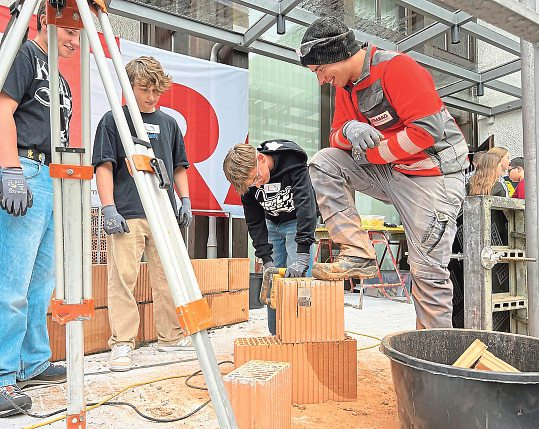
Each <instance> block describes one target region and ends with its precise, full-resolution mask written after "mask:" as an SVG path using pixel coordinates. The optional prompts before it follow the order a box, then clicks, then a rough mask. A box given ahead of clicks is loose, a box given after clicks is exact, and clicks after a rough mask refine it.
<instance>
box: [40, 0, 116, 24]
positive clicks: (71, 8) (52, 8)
mask: <svg viewBox="0 0 539 429" xmlns="http://www.w3.org/2000/svg"><path fill="white" fill-rule="evenodd" d="M88 6H89V7H90V10H91V11H92V12H93V13H94V14H95V15H97V13H98V11H99V10H101V11H102V12H103V13H107V6H106V5H105V1H104V0H90V1H88ZM47 24H52V25H56V26H57V27H62V28H72V29H74V30H81V29H82V28H84V25H83V23H82V19H81V16H80V13H79V7H78V6H77V2H76V0H48V1H47Z"/></svg>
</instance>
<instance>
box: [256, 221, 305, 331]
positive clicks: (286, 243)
mask: <svg viewBox="0 0 539 429" xmlns="http://www.w3.org/2000/svg"><path fill="white" fill-rule="evenodd" d="M266 227H267V229H268V242H269V243H270V244H272V245H273V254H272V257H273V263H274V264H275V266H276V267H279V268H285V267H287V266H289V265H290V264H292V263H294V262H295V261H296V257H297V256H296V255H297V246H298V245H297V243H296V241H295V240H296V231H297V221H296V220H291V221H288V222H285V223H281V224H277V223H274V222H272V221H270V220H266ZM310 253H311V260H310V261H309V270H308V271H307V274H306V275H307V277H309V276H310V275H311V268H312V266H313V246H311V250H310ZM267 309H268V329H269V331H270V333H271V335H275V334H276V332H277V329H276V324H277V318H276V311H275V310H274V309H272V308H270V306H269V305H268V306H267Z"/></svg>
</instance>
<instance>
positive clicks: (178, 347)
mask: <svg viewBox="0 0 539 429" xmlns="http://www.w3.org/2000/svg"><path fill="white" fill-rule="evenodd" d="M157 350H159V351H160V352H181V351H194V350H195V348H194V347H193V342H192V341H191V337H183V338H182V339H181V340H179V341H177V342H175V343H172V344H157Z"/></svg>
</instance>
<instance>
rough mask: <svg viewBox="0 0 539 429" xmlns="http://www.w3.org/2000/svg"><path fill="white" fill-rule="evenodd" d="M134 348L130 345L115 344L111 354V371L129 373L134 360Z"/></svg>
mask: <svg viewBox="0 0 539 429" xmlns="http://www.w3.org/2000/svg"><path fill="white" fill-rule="evenodd" d="M132 353H133V348H132V347H131V346H130V345H129V344H115V345H113V346H112V352H111V354H110V370H111V371H129V370H130V369H131V364H132V363H133V360H132V358H131V354H132Z"/></svg>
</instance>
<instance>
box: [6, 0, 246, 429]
mask: <svg viewBox="0 0 539 429" xmlns="http://www.w3.org/2000/svg"><path fill="white" fill-rule="evenodd" d="M39 1H40V0H26V1H24V0H20V1H19V7H20V6H21V5H22V7H21V8H20V11H19V14H18V18H17V19H16V22H15V23H14V24H13V25H12V26H11V28H10V29H9V34H8V35H7V36H6V37H5V39H4V43H3V44H2V46H1V48H0V58H2V62H1V64H0V88H2V87H3V86H4V83H5V80H6V77H7V75H8V73H9V70H10V69H11V65H12V64H13V61H14V59H15V56H16V54H17V51H18V49H19V46H20V44H21V41H22V40H23V38H24V36H25V33H26V29H27V28H28V24H29V22H30V19H31V17H32V14H33V12H34V10H35V9H36V6H37V4H38V2H39ZM92 13H94V14H95V15H96V16H97V18H98V20H99V23H100V24H101V28H102V30H103V35H104V38H105V43H106V45H107V48H108V50H109V52H110V56H111V58H112V62H113V65H114V69H115V71H116V74H117V75H118V79H119V81H120V85H121V88H122V91H123V96H124V98H125V100H126V102H127V106H128V109H129V114H130V116H131V118H132V120H133V124H134V127H135V130H136V134H137V136H136V138H134V137H132V136H131V133H130V131H129V126H128V124H127V120H126V118H125V115H124V113H123V110H122V106H121V103H120V100H118V98H117V95H116V92H115V88H114V85H113V79H112V75H111V73H110V71H109V68H108V65H107V61H106V58H105V53H104V50H103V47H102V46H101V43H100V40H99V35H98V33H97V29H96V27H95V24H94V21H93V19H92ZM58 27H62V28H72V29H80V30H81V33H80V34H81V88H82V90H81V92H82V94H81V99H82V109H81V123H82V138H81V140H82V147H81V148H70V147H67V148H65V147H62V146H61V144H60V141H61V138H60V137H61V136H60V133H61V125H60V93H59V70H58V40H57V28H58ZM47 31H48V50H49V52H48V57H49V91H50V120H51V155H52V163H51V164H50V165H49V169H50V175H51V177H52V178H53V195H54V234H55V237H54V238H55V264H56V266H55V272H56V296H55V299H53V303H52V313H53V319H54V320H56V321H57V322H59V323H60V324H67V326H66V346H67V359H66V361H67V383H68V385H67V402H68V406H67V419H66V422H67V428H68V429H84V428H86V415H85V414H86V401H85V396H84V327H83V321H84V320H87V319H91V318H92V317H93V315H94V302H93V298H92V278H91V269H92V267H91V263H92V261H91V212H90V180H91V179H92V177H93V167H92V166H91V158H90V152H91V149H90V148H91V145H90V140H91V131H90V75H89V70H90V48H91V49H92V52H93V55H94V59H95V61H96V64H97V67H98V70H99V74H100V77H101V80H102V83H103V86H104V88H105V92H106V94H107V98H108V101H109V103H110V105H111V108H112V113H113V116H114V120H115V122H116V126H117V128H118V131H119V134H120V137H121V140H122V145H123V147H124V150H125V153H126V161H127V163H128V166H129V168H130V171H131V173H132V175H133V178H134V180H135V184H136V187H137V191H138V193H139V195H140V199H141V201H142V205H143V207H144V211H145V213H146V217H147V219H148V222H149V225H150V229H151V231H152V235H153V238H154V240H155V243H156V246H157V250H158V253H159V257H160V259H161V263H162V265H163V269H164V271H165V275H166V278H167V282H168V285H169V287H170V290H171V293H172V297H173V300H174V304H175V306H176V313H177V314H178V319H179V322H180V325H181V327H182V328H183V330H184V332H185V334H187V335H190V336H191V339H192V342H193V345H194V347H195V350H196V353H197V357H198V360H199V363H200V366H201V368H202V372H203V374H204V378H205V381H206V385H207V386H208V391H209V394H210V398H211V400H212V403H213V406H214V409H215V412H216V415H217V420H218V423H219V427H220V428H237V424H236V420H235V417H234V414H233V412H232V407H231V405H230V402H229V400H228V397H227V395H226V391H225V388H224V384H223V380H222V378H221V374H220V372H219V368H218V365H217V360H216V358H215V354H214V352H213V349H212V347H211V344H210V341H209V337H208V333H207V329H208V328H210V327H211V326H212V320H211V313H210V309H209V307H208V304H207V303H206V301H205V300H204V299H203V298H202V294H201V292H200V289H199V287H198V283H197V280H196V278H195V274H194V272H193V268H192V266H191V263H190V260H189V255H188V253H187V249H186V248H185V244H184V242H183V240H182V236H181V233H180V229H179V226H178V223H177V221H176V215H175V213H174V211H173V209H172V205H171V203H170V200H169V197H168V194H167V192H166V189H168V187H169V186H170V179H169V177H168V175H167V172H166V170H165V167H164V164H163V162H162V161H161V160H159V159H156V158H155V156H154V153H153V150H152V148H151V145H150V142H149V138H148V135H147V133H146V130H145V128H144V124H143V121H142V117H141V115H140V112H139V109H138V106H137V103H136V100H135V96H134V94H133V90H132V88H131V84H130V82H129V78H128V76H127V73H126V71H125V69H124V65H123V63H122V58H121V55H120V51H119V49H118V46H117V45H116V41H115V38H114V33H113V31H112V27H111V25H110V21H109V19H108V13H107V7H106V5H105V0H89V1H87V0H48V2H47Z"/></svg>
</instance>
